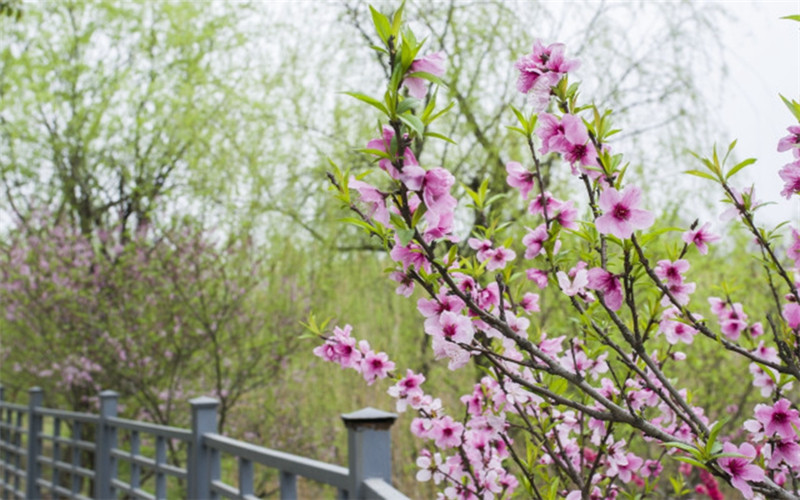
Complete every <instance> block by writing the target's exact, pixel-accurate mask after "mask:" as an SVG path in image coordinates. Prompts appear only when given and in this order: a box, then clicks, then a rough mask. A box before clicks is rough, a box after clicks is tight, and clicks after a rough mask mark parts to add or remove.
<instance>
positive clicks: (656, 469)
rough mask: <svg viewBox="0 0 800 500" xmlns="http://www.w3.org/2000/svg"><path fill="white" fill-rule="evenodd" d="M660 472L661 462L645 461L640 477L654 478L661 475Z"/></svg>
mask: <svg viewBox="0 0 800 500" xmlns="http://www.w3.org/2000/svg"><path fill="white" fill-rule="evenodd" d="M661 470H662V467H661V462H659V461H657V460H645V462H644V465H643V466H642V469H641V472H640V474H641V475H642V477H653V478H656V477H658V476H659V475H660V474H661Z"/></svg>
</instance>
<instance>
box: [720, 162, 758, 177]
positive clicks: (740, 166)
mask: <svg viewBox="0 0 800 500" xmlns="http://www.w3.org/2000/svg"><path fill="white" fill-rule="evenodd" d="M755 162H756V159H755V158H748V159H746V160H744V161H743V162H741V163H738V164H736V165H734V167H733V168H731V169H730V170H729V171H728V173H727V174H725V180H728V179H730V178H731V176H733V175H734V174H735V173H736V172H738V171H739V170H741V169H743V168H745V167H747V166H748V165H752V164H753V163H755Z"/></svg>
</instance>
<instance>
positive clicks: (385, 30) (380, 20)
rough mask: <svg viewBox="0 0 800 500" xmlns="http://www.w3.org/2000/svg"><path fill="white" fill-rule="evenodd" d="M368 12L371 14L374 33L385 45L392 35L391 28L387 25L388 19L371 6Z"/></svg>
mask: <svg viewBox="0 0 800 500" xmlns="http://www.w3.org/2000/svg"><path fill="white" fill-rule="evenodd" d="M369 10H370V12H371V13H372V23H373V24H374V25H375V31H376V32H377V33H378V36H379V37H380V38H381V40H383V43H386V42H387V40H389V37H390V36H391V34H392V26H391V25H390V24H389V19H388V18H387V17H386V16H384V15H383V14H381V13H380V12H378V11H377V10H375V8H374V7H373V6H372V5H370V6H369Z"/></svg>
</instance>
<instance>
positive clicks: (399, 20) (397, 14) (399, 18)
mask: <svg viewBox="0 0 800 500" xmlns="http://www.w3.org/2000/svg"><path fill="white" fill-rule="evenodd" d="M405 6H406V2H405V0H403V2H402V3H400V7H398V8H397V10H396V11H394V16H392V36H393V37H395V38H396V37H397V35H398V34H399V33H400V26H401V25H402V24H403V9H405Z"/></svg>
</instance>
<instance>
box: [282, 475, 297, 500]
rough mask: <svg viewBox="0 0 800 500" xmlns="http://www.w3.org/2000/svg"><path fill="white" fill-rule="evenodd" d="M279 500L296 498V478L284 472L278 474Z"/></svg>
mask: <svg viewBox="0 0 800 500" xmlns="http://www.w3.org/2000/svg"><path fill="white" fill-rule="evenodd" d="M279 481H280V483H279V484H280V489H281V500H291V499H292V498H297V476H296V475H295V474H292V473H291V472H286V471H284V470H282V471H281V473H280V479H279Z"/></svg>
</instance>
